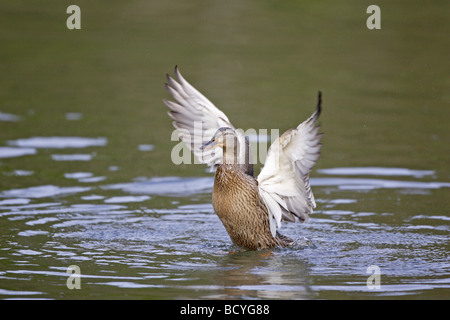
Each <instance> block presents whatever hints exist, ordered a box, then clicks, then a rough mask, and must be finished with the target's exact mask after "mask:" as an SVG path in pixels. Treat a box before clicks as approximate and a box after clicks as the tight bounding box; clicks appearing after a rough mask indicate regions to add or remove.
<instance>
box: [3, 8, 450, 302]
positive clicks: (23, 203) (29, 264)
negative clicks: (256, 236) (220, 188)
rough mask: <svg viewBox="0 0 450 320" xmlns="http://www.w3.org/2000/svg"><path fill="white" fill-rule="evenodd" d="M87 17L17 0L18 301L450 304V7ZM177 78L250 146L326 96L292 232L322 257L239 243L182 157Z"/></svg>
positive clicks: (10, 136) (84, 12) (13, 165)
mask: <svg viewBox="0 0 450 320" xmlns="http://www.w3.org/2000/svg"><path fill="white" fill-rule="evenodd" d="M70 4H73V3H71V2H69V1H43V2H30V1H2V2H1V3H0V41H1V46H0V87H1V90H0V226H1V228H0V230H1V233H0V236H1V237H0V297H1V298H27V299H35V298H39V299H42V298H44V299H46V298H49V299H65V298H66V299H119V298H138V299H179V298H201V299H202V298H211V299H214V298H219V299H222V298H244V299H251V298H271V299H303V298H306V299H316V298H318V299H320V298H325V299H329V298H332V299H355V298H356V299H357V298H396V299H410V298H426V299H448V298H450V290H449V288H450V281H449V276H448V275H449V271H450V263H449V226H450V222H449V221H450V214H449V209H448V207H449V200H448V199H449V186H450V171H449V154H450V148H449V142H450V130H449V127H448V119H449V116H450V91H449V86H450V77H449V74H450V62H449V59H448V51H449V49H450V43H449V40H448V34H449V31H450V28H449V27H450V24H449V22H448V14H447V13H448V12H449V9H450V8H449V7H450V4H449V3H448V1H432V2H427V3H426V4H424V3H423V2H419V1H409V2H408V3H403V2H401V1H395V2H394V3H391V2H390V3H384V2H383V3H379V6H380V8H381V29H380V30H369V29H368V28H367V27H366V19H367V18H368V16H369V15H368V14H367V13H366V9H367V7H368V6H369V5H371V4H373V3H372V2H370V1H344V2H342V1H341V2H339V3H338V2H332V1H321V2H320V3H316V2H312V1H303V2H301V3H294V2H286V1H284V2H281V3H280V2H279V1H245V2H244V1H227V2H224V1H183V2H182V1H166V2H161V1H126V2H119V1H113V2H111V1H95V2H92V1H77V3H76V4H77V5H78V6H79V7H80V8H81V30H68V29H67V27H66V20H67V18H68V17H69V14H67V13H66V8H67V7H68V6H69V5H70ZM175 65H178V66H180V69H181V71H182V73H183V75H184V76H185V77H186V79H187V80H188V81H190V82H191V83H192V84H193V85H195V86H196V87H197V89H199V90H200V91H202V92H203V93H204V94H205V95H206V96H207V97H208V98H209V99H210V100H211V101H213V102H214V103H215V104H216V105H217V106H218V107H220V108H221V110H222V111H224V112H225V113H226V114H227V116H228V117H229V119H230V120H231V121H232V123H233V124H234V125H235V127H237V128H243V129H244V130H246V129H248V128H254V129H256V130H258V129H269V130H270V129H280V132H281V133H282V132H284V131H285V130H287V129H289V128H291V127H293V126H296V125H297V124H298V123H300V122H301V121H303V120H304V119H306V118H307V117H308V116H309V115H310V114H311V113H312V112H313V110H314V107H315V104H316V95H317V91H318V90H321V91H322V92H323V113H322V115H321V120H320V122H321V126H322V129H321V131H322V132H324V137H323V141H322V142H323V148H322V154H321V158H320V160H319V163H318V164H317V166H316V167H315V168H314V169H313V172H312V174H311V177H312V180H311V185H312V188H313V191H314V194H315V197H316V199H317V204H318V206H317V208H316V211H315V213H314V215H312V216H311V219H310V221H309V222H308V223H307V224H301V225H300V224H292V223H289V224H284V225H283V227H282V229H281V232H282V233H284V234H286V235H289V236H291V237H293V238H300V239H302V237H307V238H308V239H309V240H310V241H309V242H308V243H307V244H306V243H305V244H303V245H300V246H298V247H296V248H289V249H275V250H271V251H264V252H242V251H240V250H239V248H236V247H235V246H233V245H232V244H231V242H230V240H229V238H228V235H227V234H226V232H225V230H224V228H223V227H222V225H221V224H220V221H219V219H218V218H217V217H216V215H215V214H214V211H213V209H212V206H211V199H210V192H211V186H212V174H211V173H207V172H206V170H205V167H204V166H202V165H189V164H183V165H178V166H177V165H174V164H173V163H172V161H171V151H172V148H173V147H174V146H175V145H176V144H177V143H178V142H176V141H171V139H170V137H171V134H172V131H173V127H172V125H171V121H170V119H169V117H168V116H167V114H166V111H167V108H166V107H165V106H164V104H163V103H162V99H164V98H168V94H167V92H166V91H165V90H164V86H163V84H164V82H165V75H166V73H170V74H172V73H173V68H174V66H175ZM37 137H40V139H38V140H30V139H31V138H37ZM50 137H72V139H71V140H70V141H69V142H71V143H77V142H80V138H89V139H90V140H88V141H89V142H93V141H94V142H95V141H97V142H98V141H103V142H104V143H100V144H96V145H94V146H83V147H80V148H73V146H72V147H71V146H70V145H69V146H67V145H64V144H62V140H61V139H59V140H49V139H48V138H50ZM19 139H29V140H19ZM20 141H22V142H24V143H28V147H27V148H28V149H26V146H25V145H20ZM66 142H67V141H66ZM37 143H45V144H43V145H38V144H37ZM6 147H9V148H18V149H14V151H16V152H19V153H21V152H22V154H23V155H21V156H17V155H16V156H12V155H11V152H12V151H11V149H9V150H6ZM2 148H3V149H2ZM27 150H28V151H27ZM26 152H28V153H27V154H24V153H26ZM74 155H75V156H74ZM76 155H78V156H76ZM80 159H81V160H80ZM336 168H338V169H336ZM339 168H341V169H339ZM332 169H333V170H332ZM70 265H77V266H79V267H80V270H81V274H82V278H81V289H79V290H77V289H73V290H70V289H68V287H67V285H66V280H67V278H68V276H69V274H67V273H66V270H67V267H69V266H70ZM371 265H376V266H378V267H379V270H380V272H381V287H380V289H369V288H368V287H367V285H366V281H367V279H368V277H369V276H370V273H367V268H368V267H369V266H371Z"/></svg>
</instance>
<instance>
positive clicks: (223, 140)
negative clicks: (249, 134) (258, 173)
mask: <svg viewBox="0 0 450 320" xmlns="http://www.w3.org/2000/svg"><path fill="white" fill-rule="evenodd" d="M212 148H222V149H223V163H229V164H231V163H234V164H237V156H238V150H239V142H238V137H237V134H236V132H235V131H234V129H232V128H229V127H222V128H219V129H218V130H217V131H216V133H215V134H214V136H213V137H212V138H211V140H209V141H208V142H206V143H205V144H204V145H203V146H201V147H200V150H208V149H212Z"/></svg>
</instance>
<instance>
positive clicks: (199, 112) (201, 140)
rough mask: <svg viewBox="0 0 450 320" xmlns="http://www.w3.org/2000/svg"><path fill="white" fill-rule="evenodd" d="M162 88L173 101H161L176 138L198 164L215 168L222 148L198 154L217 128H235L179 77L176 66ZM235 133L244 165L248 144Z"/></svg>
mask: <svg viewBox="0 0 450 320" xmlns="http://www.w3.org/2000/svg"><path fill="white" fill-rule="evenodd" d="M165 87H166V90H167V91H168V92H169V94H170V95H171V96H172V97H173V98H174V99H175V102H174V101H170V100H166V99H164V100H163V102H164V103H165V104H166V105H167V106H168V107H169V109H170V111H168V115H169V117H170V118H172V119H173V120H174V121H173V126H174V127H175V128H176V129H178V130H179V134H178V135H179V138H180V139H181V140H182V141H183V142H184V143H185V144H186V145H187V146H188V148H189V149H190V150H191V151H192V152H193V153H194V155H195V156H196V157H197V159H198V160H199V161H200V162H201V163H204V164H207V165H208V166H210V167H212V168H214V167H216V166H217V164H219V163H221V161H222V149H220V148H216V149H215V150H210V151H202V150H200V147H201V146H202V145H203V144H205V143H206V142H208V141H209V140H210V139H211V138H212V136H213V135H214V133H215V132H216V131H217V130H218V129H219V128H221V127H230V128H232V129H235V128H234V126H233V125H232V124H231V122H230V120H229V119H228V117H227V116H226V115H225V114H224V113H223V112H222V111H221V110H219V109H218V108H217V107H216V106H215V105H214V104H213V103H212V102H211V101H210V100H208V99H207V98H206V97H205V96H204V95H203V94H201V93H200V92H199V91H198V90H197V89H195V88H194V87H193V86H192V85H191V84H190V83H189V82H187V81H186V79H184V78H183V76H182V75H181V73H180V70H179V69H178V67H175V78H172V77H171V76H169V75H167V84H166V85H165ZM236 132H237V135H238V139H239V143H240V146H241V148H240V150H239V155H238V159H239V161H240V163H241V164H245V163H246V158H245V156H246V154H247V155H248V154H249V151H248V143H247V142H246V139H245V136H244V135H243V134H242V133H241V132H240V131H239V130H236Z"/></svg>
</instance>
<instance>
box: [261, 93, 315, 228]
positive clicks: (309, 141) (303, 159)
mask: <svg viewBox="0 0 450 320" xmlns="http://www.w3.org/2000/svg"><path fill="white" fill-rule="evenodd" d="M320 110H321V97H320V92H319V103H318V106H317V110H316V112H314V114H313V115H312V116H311V117H309V118H308V119H307V120H306V121H304V122H303V123H301V124H300V125H299V126H298V127H297V128H295V129H290V130H288V131H286V132H285V133H284V134H283V135H282V136H281V137H279V138H278V139H277V140H276V141H274V142H273V144H272V145H271V146H270V148H269V151H268V153H267V158H266V163H265V164H264V167H263V169H262V170H261V173H260V174H259V176H258V178H257V180H258V187H259V194H260V196H261V198H262V200H263V201H264V203H265V204H266V206H267V209H268V212H269V219H270V223H271V231H272V234H273V236H275V233H276V228H277V227H278V228H279V227H280V226H281V221H282V220H286V221H295V217H297V218H298V219H299V220H300V221H306V220H307V219H308V214H309V213H311V212H312V210H313V208H315V207H316V202H315V200H314V195H313V193H312V191H311V187H310V185H309V173H310V171H311V169H312V167H313V166H314V164H315V163H316V161H317V159H318V158H319V153H320V148H321V144H320V138H321V136H322V135H321V134H319V127H318V126H317V125H316V121H317V119H318V117H319V114H320Z"/></svg>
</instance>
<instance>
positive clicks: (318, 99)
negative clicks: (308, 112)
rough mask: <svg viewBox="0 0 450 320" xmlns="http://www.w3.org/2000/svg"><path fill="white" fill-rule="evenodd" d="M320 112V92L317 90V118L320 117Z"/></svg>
mask: <svg viewBox="0 0 450 320" xmlns="http://www.w3.org/2000/svg"><path fill="white" fill-rule="evenodd" d="M321 112H322V91H320V90H319V94H318V95H317V116H320V113H321Z"/></svg>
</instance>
